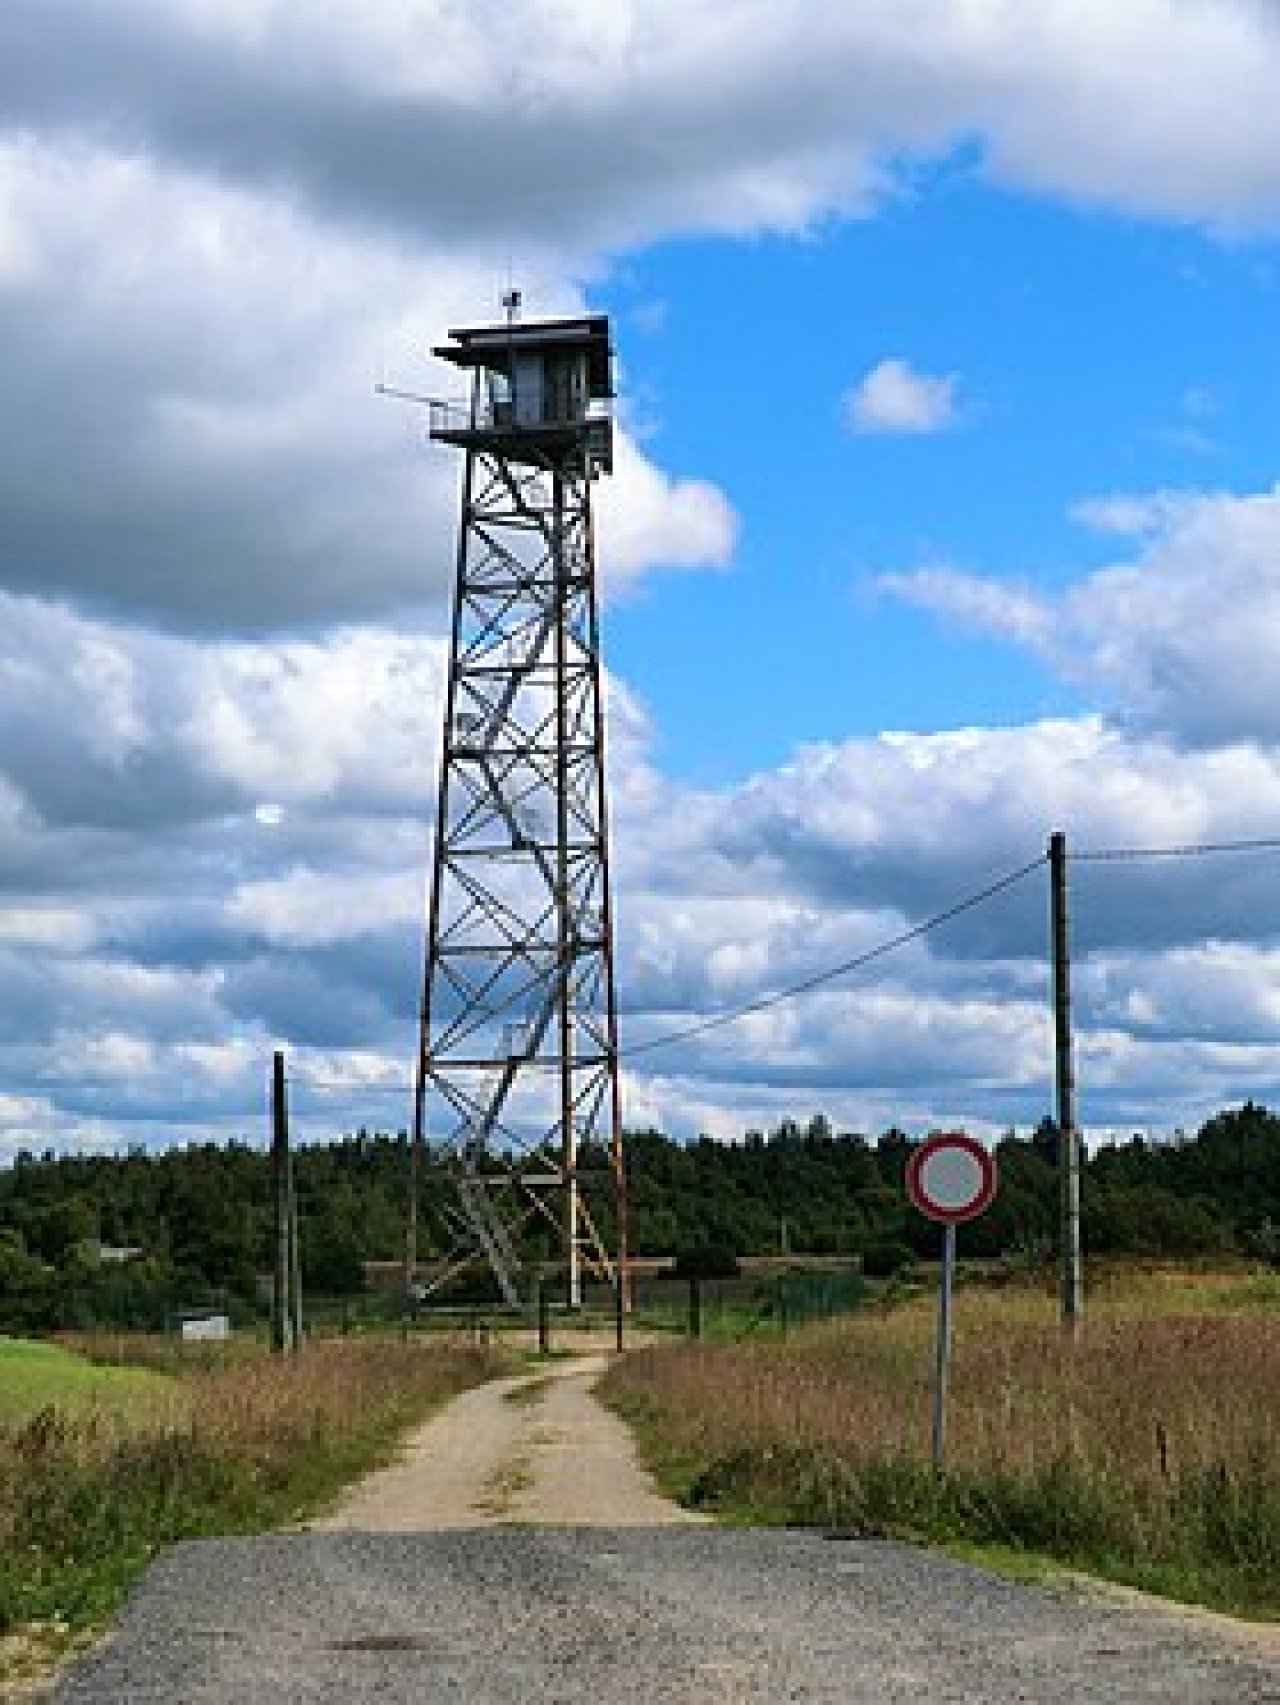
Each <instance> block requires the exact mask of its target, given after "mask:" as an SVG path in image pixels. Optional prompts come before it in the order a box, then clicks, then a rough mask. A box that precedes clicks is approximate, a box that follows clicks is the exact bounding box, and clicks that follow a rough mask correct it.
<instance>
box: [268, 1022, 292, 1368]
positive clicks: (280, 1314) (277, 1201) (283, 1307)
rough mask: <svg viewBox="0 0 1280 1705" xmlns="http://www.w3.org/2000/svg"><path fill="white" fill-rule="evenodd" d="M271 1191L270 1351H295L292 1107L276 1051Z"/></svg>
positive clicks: (273, 1078) (285, 1353)
mask: <svg viewBox="0 0 1280 1705" xmlns="http://www.w3.org/2000/svg"><path fill="white" fill-rule="evenodd" d="M271 1192H272V1200H273V1204H274V1209H275V1243H274V1249H275V1263H274V1284H273V1287H272V1295H271V1348H272V1349H273V1350H274V1351H276V1353H277V1354H278V1355H288V1354H289V1353H290V1352H291V1351H292V1349H293V1318H294V1316H293V1300H292V1294H293V1238H292V1236H291V1235H290V1214H289V1196H290V1190H289V1108H288V1104H287V1102H286V1100H285V1087H284V1055H283V1054H282V1053H281V1052H280V1050H279V1049H277V1050H276V1052H275V1055H274V1057H273V1059H272V1071H271Z"/></svg>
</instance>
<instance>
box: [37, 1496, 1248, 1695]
mask: <svg viewBox="0 0 1280 1705" xmlns="http://www.w3.org/2000/svg"><path fill="white" fill-rule="evenodd" d="M56 1697H57V1698H58V1699H59V1700H62V1701H65V1702H66V1705H73V1702H74V1705H89V1702H94V1705H108V1702H110V1705H126V1702H133V1701H137V1702H138V1705H144V1702H145V1705H215V1702H216V1705H241V1702H243V1705H258V1702H261V1705H295V1702H296V1705H302V1702H303V1701H306V1702H307V1705H320V1702H324V1705H328V1702H330V1701H332V1702H333V1705H362V1702H364V1701H374V1700H377V1701H380V1702H384V1705H400V1702H404V1705H408V1702H409V1701H413V1702H414V1705H436V1702H439V1701H450V1702H451V1705H458V1702H460V1701H463V1702H466V1705H473V1702H474V1705H481V1702H486V1705H487V1702H490V1701H492V1702H494V1705H497V1702H502V1705H552V1702H555V1705H561V1702H563V1705H571V1702H572V1705H578V1702H582V1705H586V1702H588V1701H590V1702H591V1705H675V1702H676V1701H680V1702H682V1705H684V1702H689V1705H692V1702H694V1701H697V1702H698V1705H712V1702H714V1705H730V1702H732V1705H748V1702H750V1705H757V1702H760V1705H765V1702H768V1705H776V1702H778V1701H782V1700H792V1701H819V1700H821V1701H830V1702H835V1701H841V1702H843V1705H861V1702H863V1701H866V1702H867V1705H873V1702H874V1705H896V1702H898V1701H903V1702H905V1701H911V1702H912V1705H922V1702H924V1705H932V1702H934V1701H937V1702H939V1705H941V1702H943V1701H946V1702H948V1705H950V1702H953V1701H954V1702H960V1701H964V1702H973V1705H1005V1702H1006V1701H1009V1702H1012V1701H1014V1700H1019V1701H1029V1700H1034V1701H1039V1702H1041V1705H1067V1702H1068V1701H1069V1702H1070V1705H1095V1702H1096V1705H1101V1702H1103V1701H1107V1702H1112V1701H1125V1702H1128V1701H1133V1702H1135V1705H1137V1702H1139V1701H1141V1702H1148V1701H1149V1702H1151V1705H1156V1702H1157V1701H1158V1702H1159V1705H1252V1702H1257V1701H1262V1700H1270V1701H1277V1700H1280V1668H1278V1667H1270V1668H1269V1667H1267V1666H1266V1665H1265V1662H1264V1660H1263V1659H1262V1658H1261V1657H1260V1656H1258V1657H1251V1656H1250V1655H1249V1654H1248V1653H1247V1651H1245V1650H1242V1649H1241V1650H1233V1649H1232V1648H1231V1647H1229V1646H1227V1645H1225V1644H1222V1643H1220V1642H1219V1641H1218V1640H1217V1639H1216V1638H1213V1637H1210V1636H1208V1635H1207V1634H1206V1633H1205V1632H1204V1630H1203V1629H1201V1628H1200V1627H1199V1626H1198V1625H1195V1624H1193V1623H1187V1622H1185V1621H1182V1620H1180V1619H1178V1618H1175V1617H1165V1616H1164V1615H1162V1614H1159V1613H1155V1614H1153V1613H1151V1612H1148V1611H1142V1612H1135V1611H1132V1610H1127V1609H1119V1608H1111V1607H1109V1606H1108V1607H1103V1606H1101V1605H1098V1604H1093V1603H1087V1602H1081V1601H1078V1600H1073V1599H1070V1598H1064V1597H1059V1596H1055V1595H1051V1594H1048V1593H1043V1592H1033V1591H1029V1590H1027V1589H1025V1588H1022V1587H1017V1586H1012V1585H1010V1584H1008V1583H1006V1582H1003V1581H999V1580H996V1579H995V1578H993V1577H992V1576H989V1575H986V1574H983V1573H982V1572H980V1571H978V1570H974V1569H970V1568H966V1567H964V1566H962V1565H960V1564H957V1563H953V1562H950V1561H948V1560H947V1559H945V1558H942V1557H939V1556H936V1555H933V1554H930V1553H926V1552H919V1551H915V1550H912V1549H910V1548H908V1547H905V1546H900V1545H893V1544H887V1543H882V1542H866V1541H846V1540H840V1541H832V1540H825V1539H823V1538H822V1537H821V1536H820V1535H815V1534H803V1533H784V1532H761V1531H754V1532H748V1531H743V1530H733V1529H716V1528H707V1527H690V1528H657V1529H644V1528H629V1529H622V1530H619V1531H618V1532H610V1531H608V1530H606V1529H602V1528H577V1529H572V1528H509V1529H505V1530H504V1529H493V1528H491V1529H487V1530H478V1531H472V1532H465V1531H453V1532H446V1533H436V1534H415V1535H409V1534H372V1535H369V1534H356V1533H332V1534H314V1533H313V1534H290V1535H275V1536H272V1537H270V1538H266V1539H226V1540H222V1539H219V1540H203V1541H192V1542H189V1543H187V1544H183V1545H179V1546H177V1547H175V1548H174V1549H173V1550H172V1551H169V1552H168V1553H166V1554H165V1555H164V1556H163V1557H162V1558H161V1559H160V1560H159V1561H158V1562H157V1563H156V1564H155V1566H154V1567H153V1568H152V1570H151V1572H150V1574H149V1575H148V1576H147V1579H146V1581H145V1583H144V1585H143V1587H142V1588H141V1590H140V1592H139V1593H138V1594H137V1595H136V1596H135V1598H134V1600H133V1602H132V1604H131V1605H130V1607H129V1609H128V1611H127V1612H126V1614H125V1617H124V1619H123V1622H122V1624H121V1626H120V1628H119V1630H118V1632H117V1634H116V1635H115V1637H114V1638H113V1639H112V1640H111V1641H109V1642H108V1643H107V1644H105V1645H104V1646H102V1647H100V1648H99V1649H98V1651H97V1652H96V1653H94V1654H93V1655H92V1656H90V1657H89V1658H88V1659H86V1660H83V1661H82V1662H81V1664H80V1665H79V1666H78V1667H77V1668H76V1669H75V1670H73V1671H72V1672H71V1674H70V1675H69V1676H68V1678H67V1679H66V1680H65V1681H64V1683H63V1685H62V1687H61V1689H60V1690H59V1692H58V1694H57V1696H56Z"/></svg>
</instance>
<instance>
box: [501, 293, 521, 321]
mask: <svg viewBox="0 0 1280 1705" xmlns="http://www.w3.org/2000/svg"><path fill="white" fill-rule="evenodd" d="M520 300H521V297H520V292H519V291H518V290H517V289H516V288H515V287H514V285H513V286H512V287H511V288H510V289H507V290H504V291H503V292H502V306H503V307H504V308H505V310H506V314H507V324H508V325H509V326H513V325H515V323H516V321H517V320H518V319H519V318H520Z"/></svg>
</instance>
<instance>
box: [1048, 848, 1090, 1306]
mask: <svg viewBox="0 0 1280 1705" xmlns="http://www.w3.org/2000/svg"><path fill="white" fill-rule="evenodd" d="M1049 879H1050V917H1051V924H1052V938H1053V1039H1054V1081H1055V1088H1056V1120H1057V1126H1058V1170H1059V1174H1060V1181H1061V1192H1062V1193H1061V1211H1060V1216H1059V1233H1060V1239H1059V1240H1060V1245H1061V1251H1062V1291H1061V1300H1062V1323H1063V1325H1064V1326H1065V1327H1066V1328H1067V1330H1068V1331H1069V1332H1071V1333H1072V1335H1073V1336H1075V1335H1078V1334H1079V1331H1080V1328H1081V1325H1082V1324H1083V1321H1084V1273H1083V1267H1082V1261H1081V1253H1080V1133H1079V1131H1078V1129H1077V1128H1076V1082H1075V1066H1074V1064H1073V1059H1072V1038H1071V939H1070V919H1069V914H1068V910H1067V837H1066V836H1065V835H1064V834H1063V833H1062V832H1061V830H1056V831H1055V832H1054V833H1053V834H1052V835H1050V837H1049Z"/></svg>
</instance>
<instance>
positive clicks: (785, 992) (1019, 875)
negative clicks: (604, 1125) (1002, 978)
mask: <svg viewBox="0 0 1280 1705" xmlns="http://www.w3.org/2000/svg"><path fill="white" fill-rule="evenodd" d="M1258 852H1280V835H1258V836H1252V837H1247V838H1241V839H1237V840H1227V841H1187V842H1175V843H1173V844H1170V845H1167V846H1154V847H1138V846H1133V847H1082V848H1079V849H1072V850H1071V852H1070V860H1071V863H1072V864H1073V865H1077V864H1137V863H1142V862H1145V861H1154V860H1160V859H1191V858H1210V857H1214V856H1217V855H1221V854H1232V853H1258ZM1045 862H1046V858H1045V855H1044V854H1043V853H1041V854H1039V855H1038V856H1037V857H1036V858H1033V859H1031V860H1029V861H1028V862H1027V863H1026V864H1023V865H1019V866H1018V868H1017V869H1015V870H1011V871H1009V872H1007V873H1006V874H1005V875H1004V876H1000V877H997V878H996V880H995V881H994V882H990V883H988V884H987V886H986V887H985V888H980V889H978V890H977V891H976V892H975V893H973V894H967V895H965V897H964V898H963V899H961V900H957V901H955V902H954V904H952V905H950V906H947V907H945V908H944V909H943V910H942V911H940V912H935V913H934V914H933V915H932V916H931V917H928V918H924V919H923V920H922V921H921V922H920V923H918V924H913V925H912V926H911V928H910V929H905V930H901V931H899V933H898V934H897V935H893V936H890V937H888V938H887V939H886V940H885V941H881V942H878V943H877V944H876V946H874V947H872V948H869V949H867V951H866V952H863V953H857V954H854V955H853V956H852V957H851V958H849V959H843V960H841V961H840V962H839V963H838V964H835V965H831V966H828V967H827V968H826V969H825V970H823V971H816V972H814V973H813V975H812V976H809V977H804V978H802V979H801V980H800V981H799V982H796V983H789V984H788V985H787V986H786V987H785V988H781V989H775V990H773V991H772V992H771V993H770V994H767V995H761V996H759V997H758V998H757V999H755V1000H750V1001H744V1002H743V1003H742V1004H741V1005H740V1006H736V1007H730V1008H728V1009H727V1010H726V1011H724V1012H716V1013H712V1014H710V1015H709V1016H708V1017H707V1018H701V1019H697V1020H695V1022H693V1023H692V1024H685V1025H681V1026H679V1027H678V1028H677V1029H675V1030H670V1031H666V1032H664V1033H663V1034H662V1035H660V1036H654V1037H651V1038H650V1040H649V1041H647V1042H637V1043H634V1044H632V1045H631V1046H630V1047H627V1048H621V1049H619V1051H618V1057H619V1059H622V1060H633V1059H636V1058H638V1057H640V1056H641V1055H644V1054H654V1053H657V1052H658V1051H659V1050H660V1049H663V1048H672V1047H675V1046H676V1044H677V1043H679V1042H687V1041H691V1040H692V1039H693V1038H694V1037H696V1036H705V1035H708V1034H710V1033H711V1032H712V1031H715V1030H720V1029H723V1028H724V1027H725V1026H727V1025H730V1024H736V1023H738V1022H739V1020H740V1019H743V1018H749V1017H751V1016H752V1015H753V1014H755V1013H757V1012H767V1011H769V1010H770V1009H771V1008H773V1007H776V1006H781V1005H783V1004H784V1003H785V1002H786V1001H790V1000H795V999H797V998H798V997H799V996H801V995H805V994H809V993H810V992H811V991H812V990H814V989H819V988H822V987H824V986H825V985H826V984H828V983H833V982H836V981H838V979H839V978H841V977H847V976H849V975H851V974H852V973H853V972H855V971H860V970H862V969H864V968H865V967H866V966H868V965H872V964H874V963H875V962H876V961H877V960H878V959H884V958H886V957H888V955H889V954H891V953H895V952H897V950H898V949H899V948H900V947H906V946H908V945H909V944H910V943H911V942H913V941H919V940H920V939H921V938H922V937H923V936H926V935H928V934H930V933H931V932H932V931H933V930H935V929H939V928H941V927H942V925H943V924H947V923H950V922H951V921H952V920H953V919H955V918H958V917H961V916H963V915H964V913H966V912H970V911H973V910H974V909H975V908H976V907H978V906H981V905H985V903H986V902H987V901H988V900H992V899H994V898H995V897H996V896H997V895H998V894H1002V893H1004V892H1005V890H1006V889H1009V888H1012V887H1014V886H1016V884H1018V883H1019V882H1022V881H1023V880H1024V879H1025V878H1026V877H1028V876H1030V875H1031V873H1032V872H1033V871H1035V870H1039V869H1040V867H1041V866H1042V865H1043V864H1044V863H1045ZM289 1081H290V1083H291V1084H296V1085H297V1086H298V1087H299V1088H301V1089H310V1090H315V1091H317V1092H318V1093H323V1094H334V1095H352V1096H360V1097H367V1096H410V1095H412V1094H413V1092H414V1086H413V1085H412V1084H409V1085H404V1084H371V1083H364V1084H361V1083H340V1082H337V1081H336V1080H331V1079H325V1078H312V1077H307V1076H305V1075H299V1074H297V1073H293V1072H291V1073H290V1074H289Z"/></svg>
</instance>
